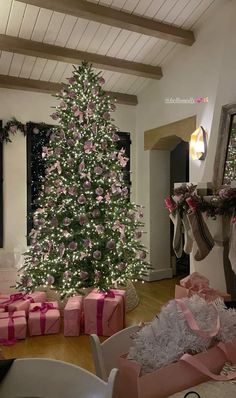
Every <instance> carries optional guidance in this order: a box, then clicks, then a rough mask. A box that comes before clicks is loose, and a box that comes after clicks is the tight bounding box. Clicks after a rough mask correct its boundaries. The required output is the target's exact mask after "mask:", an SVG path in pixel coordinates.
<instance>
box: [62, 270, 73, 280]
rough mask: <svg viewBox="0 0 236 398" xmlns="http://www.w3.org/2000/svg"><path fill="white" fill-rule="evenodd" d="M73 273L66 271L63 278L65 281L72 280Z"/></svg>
mask: <svg viewBox="0 0 236 398" xmlns="http://www.w3.org/2000/svg"><path fill="white" fill-rule="evenodd" d="M72 275H73V274H72V272H71V271H65V272H64V274H63V276H64V278H65V279H70V278H71V277H72Z"/></svg>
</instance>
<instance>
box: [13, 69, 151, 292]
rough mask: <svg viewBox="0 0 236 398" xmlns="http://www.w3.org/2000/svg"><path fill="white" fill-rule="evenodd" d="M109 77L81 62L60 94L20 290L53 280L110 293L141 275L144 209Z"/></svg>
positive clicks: (68, 287)
mask: <svg viewBox="0 0 236 398" xmlns="http://www.w3.org/2000/svg"><path fill="white" fill-rule="evenodd" d="M104 83H105V82H104V79H103V78H102V77H101V75H100V74H97V73H95V72H94V71H93V69H92V67H91V66H90V65H88V64H86V63H82V65H81V66H79V67H78V68H77V69H76V68H75V70H74V72H73V76H72V77H71V78H70V79H69V84H68V85H65V86H64V88H63V89H62V91H61V92H60V94H58V95H57V98H58V100H59V105H58V106H57V107H56V110H55V112H54V113H53V114H52V115H51V116H52V118H53V119H54V120H58V122H59V124H58V126H56V127H55V128H54V129H53V131H52V133H51V136H50V142H49V145H48V146H47V147H44V148H43V153H42V156H43V158H44V159H45V167H46V170H45V178H44V180H43V185H42V191H41V192H40V195H39V198H38V200H37V206H38V208H37V210H36V211H35V213H34V216H33V222H34V226H33V229H32V231H31V233H30V237H31V246H30V248H29V250H28V251H27V253H25V263H24V266H23V273H22V274H21V281H20V283H19V285H18V287H19V289H20V290H26V291H32V290H34V289H35V288H37V287H39V286H50V287H51V288H54V289H56V290H57V291H59V292H60V294H61V296H62V297H64V296H66V295H67V296H69V295H73V294H75V293H77V292H78V291H80V290H81V289H82V288H84V287H89V286H93V287H97V288H99V289H100V290H102V291H108V290H109V288H110V287H112V286H113V285H114V283H115V282H118V283H121V284H123V283H125V281H126V280H127V279H133V278H137V277H140V276H141V275H143V274H144V273H145V271H146V268H147V263H146V261H145V258H146V251H145V249H144V247H143V246H142V244H141V242H140V238H141V236H142V228H143V223H142V220H141V218H142V217H143V212H142V209H141V207H139V206H137V205H135V204H133V203H131V202H130V200H129V187H127V186H126V185H125V183H124V167H125V166H126V164H127V162H128V161H129V160H128V158H127V157H126V156H125V153H124V149H123V148H122V149H121V150H118V149H117V141H118V139H119V136H118V134H117V132H118V130H117V128H116V127H115V125H114V124H113V119H112V118H111V112H112V111H114V110H115V104H114V101H112V100H111V99H110V98H109V96H108V95H107V94H106V93H105V91H104V90H103V88H102V86H103V84H104Z"/></svg>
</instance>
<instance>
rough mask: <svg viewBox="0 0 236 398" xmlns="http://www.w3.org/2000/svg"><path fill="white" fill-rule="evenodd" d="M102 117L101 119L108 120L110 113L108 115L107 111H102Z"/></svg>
mask: <svg viewBox="0 0 236 398" xmlns="http://www.w3.org/2000/svg"><path fill="white" fill-rule="evenodd" d="M102 117H103V119H105V120H110V118H111V115H110V113H109V112H104V113H103V115H102Z"/></svg>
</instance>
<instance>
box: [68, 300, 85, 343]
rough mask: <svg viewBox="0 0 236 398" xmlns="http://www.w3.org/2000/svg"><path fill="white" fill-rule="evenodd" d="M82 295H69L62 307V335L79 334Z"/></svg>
mask: <svg viewBox="0 0 236 398" xmlns="http://www.w3.org/2000/svg"><path fill="white" fill-rule="evenodd" d="M82 307H83V296H74V297H70V298H69V299H68V301H67V304H66V306H65V309H64V336H79V335H80V326H81V318H82Z"/></svg>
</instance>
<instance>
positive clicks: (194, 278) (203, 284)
mask: <svg viewBox="0 0 236 398" xmlns="http://www.w3.org/2000/svg"><path fill="white" fill-rule="evenodd" d="M194 294H197V295H198V296H200V297H202V298H204V299H205V300H206V301H209V302H210V301H214V300H216V299H217V298H221V299H222V300H224V301H229V300H230V299H231V296H230V294H228V293H224V292H220V291H219V290H215V289H212V288H211V287H210V286H209V280H208V279H207V278H205V277H204V276H203V275H201V274H199V273H198V272H193V273H192V274H191V275H189V276H187V277H186V278H184V279H181V280H180V285H176V286H175V298H176V299H182V298H184V297H191V296H193V295H194Z"/></svg>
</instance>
